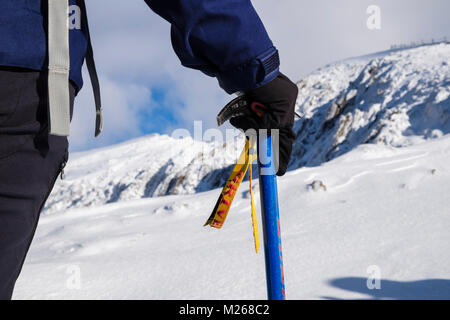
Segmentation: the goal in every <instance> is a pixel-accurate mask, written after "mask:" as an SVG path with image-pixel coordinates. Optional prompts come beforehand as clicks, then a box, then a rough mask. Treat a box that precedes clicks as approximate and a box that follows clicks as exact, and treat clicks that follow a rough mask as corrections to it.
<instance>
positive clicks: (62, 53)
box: [48, 0, 70, 136]
mask: <svg viewBox="0 0 450 320" xmlns="http://www.w3.org/2000/svg"><path fill="white" fill-rule="evenodd" d="M68 11H69V2H68V0H48V59H49V65H48V108H49V112H48V117H49V132H50V134H53V135H57V136H68V135H69V132H70V95H69V69H70V49H69V17H68Z"/></svg>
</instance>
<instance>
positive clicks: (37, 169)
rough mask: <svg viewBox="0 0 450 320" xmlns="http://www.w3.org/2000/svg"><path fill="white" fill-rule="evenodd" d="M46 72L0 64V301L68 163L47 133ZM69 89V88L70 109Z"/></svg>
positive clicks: (61, 141)
mask: <svg viewBox="0 0 450 320" xmlns="http://www.w3.org/2000/svg"><path fill="white" fill-rule="evenodd" d="M46 79H47V74H46V73H45V72H38V71H30V70H23V69H17V68H5V67H0V300H1V299H11V297H12V292H13V289H14V285H15V282H16V280H17V278H18V276H19V273H20V271H21V269H22V265H23V263H24V261H25V256H26V254H27V252H28V249H29V247H30V244H31V241H32V239H33V236H34V233H35V230H36V226H37V224H38V220H39V214H40V211H41V209H42V208H43V206H44V203H45V201H46V200H47V198H48V196H49V194H50V191H51V190H52V188H53V185H54V183H55V181H56V179H57V177H58V175H59V173H60V171H61V169H62V166H63V165H64V164H65V163H66V162H67V157H68V151H67V149H68V143H67V138H66V137H58V136H53V135H49V134H48V120H47V118H48V116H47V85H46ZM73 97H74V88H73V87H71V105H72V107H73Z"/></svg>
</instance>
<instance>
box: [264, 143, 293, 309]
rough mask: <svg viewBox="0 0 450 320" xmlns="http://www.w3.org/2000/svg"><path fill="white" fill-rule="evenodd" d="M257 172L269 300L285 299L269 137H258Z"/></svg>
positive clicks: (279, 231) (275, 179)
mask: <svg viewBox="0 0 450 320" xmlns="http://www.w3.org/2000/svg"><path fill="white" fill-rule="evenodd" d="M258 171H259V188H260V197H261V211H262V222H263V233H264V257H265V262H266V279H267V295H268V299H269V300H284V299H286V293H285V286H284V272H283V255H282V248H281V230H280V215H279V210H278V190H277V177H276V175H275V166H274V162H273V155H272V141H271V137H270V136H259V137H258Z"/></svg>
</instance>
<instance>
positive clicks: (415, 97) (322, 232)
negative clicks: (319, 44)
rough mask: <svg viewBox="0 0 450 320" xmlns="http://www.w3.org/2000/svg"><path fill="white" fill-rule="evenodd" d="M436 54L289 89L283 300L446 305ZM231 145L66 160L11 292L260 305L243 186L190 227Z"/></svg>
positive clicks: (260, 270)
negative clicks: (292, 129)
mask: <svg viewBox="0 0 450 320" xmlns="http://www.w3.org/2000/svg"><path fill="white" fill-rule="evenodd" d="M449 58H450V45H448V44H447V45H445V44H440V45H434V46H425V47H418V48H413V49H407V50H395V51H388V52H383V53H376V54H372V55H368V56H365V57H358V58H352V59H347V60H345V61H341V62H336V63H333V64H330V65H328V66H325V67H324V68H322V69H320V70H317V71H316V72H314V73H312V74H311V75H309V76H308V77H306V78H305V79H303V80H301V81H300V82H299V83H298V86H299V89H300V94H299V97H298V100H297V111H298V112H299V113H300V114H302V116H303V117H302V119H300V120H298V121H297V122H296V130H297V133H298V138H297V141H296V144H295V145H294V151H293V161H292V162H291V165H290V171H289V172H288V173H287V174H286V176H284V177H282V178H280V179H279V180H278V184H279V197H280V215H281V229H282V236H283V257H284V264H285V278H286V290H287V297H288V299H366V298H377V299H378V298H384V299H428V298H440V299H450V275H449V273H448V271H449V268H448V266H449V265H450V233H449V232H448V230H450V200H449V196H448V195H449V194H450V184H449V181H450V162H449V161H448V159H449V156H450V121H449V119H450V100H449V96H450V80H449V79H450V69H449V66H448V60H449ZM242 143H243V141H242V138H241V137H240V138H237V139H235V140H233V141H227V142H226V143H210V142H201V141H195V140H193V139H192V138H184V139H174V138H171V137H169V136H161V135H151V136H147V137H142V138H139V139H135V140H131V141H129V142H126V143H122V144H120V145H115V146H111V147H107V148H102V149H98V150H93V151H88V152H84V153H77V154H73V155H71V159H70V161H69V165H68V166H67V170H66V179H65V180H63V181H58V183H57V185H56V187H55V189H54V191H53V193H52V195H51V197H50V199H49V202H48V203H47V206H46V210H45V211H44V212H43V214H42V216H41V221H40V224H39V227H38V230H37V234H36V237H35V240H34V242H33V244H32V246H31V250H30V253H29V256H28V258H27V261H26V263H25V266H24V269H23V273H22V275H21V277H20V278H19V281H18V283H17V287H16V291H15V295H14V298H16V299H265V298H266V288H265V269H264V254H263V250H261V253H260V254H258V255H257V254H255V253H254V247H253V246H254V245H253V239H252V226H251V216H250V214H251V212H250V200H249V184H248V181H247V182H244V183H243V184H242V185H241V189H240V190H239V193H238V194H237V196H236V199H235V202H234V203H233V206H232V209H231V211H230V214H229V217H228V218H227V221H226V223H225V226H224V227H223V229H221V230H216V229H212V228H209V227H203V224H204V222H205V221H206V219H207V218H208V217H209V215H210V213H211V211H212V209H213V208H214V205H215V203H216V200H217V197H218V196H219V194H220V191H221V190H220V189H219V187H221V186H222V184H223V182H224V180H225V179H226V178H227V176H228V173H229V170H230V165H232V164H233V162H234V160H235V156H237V155H238V154H239V151H240V149H241V148H242ZM225 150H228V151H230V150H234V151H235V152H225ZM255 183H256V184H257V181H256V180H255ZM255 191H256V190H255ZM255 195H256V198H257V199H256V202H257V203H258V202H259V200H258V192H255ZM258 204H259V203H258ZM258 211H259V210H258ZM259 227H260V229H262V226H261V218H260V217H259ZM260 234H262V232H260ZM374 274H379V275H380V277H381V289H380V290H377V289H374V290H369V289H368V281H369V282H370V281H373V279H372V278H369V279H368V277H370V276H371V275H374ZM371 279H372V280H371ZM369 284H370V283H369Z"/></svg>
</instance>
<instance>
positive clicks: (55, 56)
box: [48, 0, 103, 137]
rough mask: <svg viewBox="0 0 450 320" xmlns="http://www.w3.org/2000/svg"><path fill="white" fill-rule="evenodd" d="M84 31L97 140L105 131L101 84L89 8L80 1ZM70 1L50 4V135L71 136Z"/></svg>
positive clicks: (50, 0) (65, 0)
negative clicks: (90, 27)
mask: <svg viewBox="0 0 450 320" xmlns="http://www.w3.org/2000/svg"><path fill="white" fill-rule="evenodd" d="M79 4H80V9H81V14H82V19H81V20H82V24H83V29H84V30H85V32H86V37H87V41H88V43H87V51H86V66H87V68H88V72H89V77H90V78H91V84H92V89H93V91H94V100H95V109H96V120H95V136H96V137H97V136H98V135H99V134H100V132H101V131H102V129H103V114H102V107H101V96H100V84H99V80H98V75H97V70H96V67H95V62H94V52H93V49H92V42H91V37H90V33H89V24H88V20H87V13H86V4H85V2H84V0H79ZM68 12H69V1H68V0H48V56H49V66H48V70H49V73H48V96H49V106H48V108H49V112H48V114H49V132H50V134H53V135H57V136H68V135H69V133H70V95H69V72H70V46H69V17H68Z"/></svg>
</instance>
